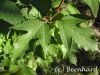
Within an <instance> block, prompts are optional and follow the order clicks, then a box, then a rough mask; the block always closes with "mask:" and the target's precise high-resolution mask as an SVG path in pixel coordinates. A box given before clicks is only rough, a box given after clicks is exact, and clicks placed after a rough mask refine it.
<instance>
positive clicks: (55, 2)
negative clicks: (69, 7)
mask: <svg viewBox="0 0 100 75" xmlns="http://www.w3.org/2000/svg"><path fill="white" fill-rule="evenodd" d="M60 3H61V0H54V1H52V4H51V6H52V7H53V8H57V7H58V6H59V5H60Z"/></svg>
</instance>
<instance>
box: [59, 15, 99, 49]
mask: <svg viewBox="0 0 100 75" xmlns="http://www.w3.org/2000/svg"><path fill="white" fill-rule="evenodd" d="M80 18H81V16H80ZM80 18H77V17H73V16H66V17H63V18H62V19H61V20H60V21H58V22H59V23H58V26H59V30H60V36H61V39H62V42H63V44H64V46H65V47H66V48H67V49H68V50H70V43H71V38H72V39H73V40H74V41H75V43H76V44H77V45H78V47H79V48H84V49H85V50H92V51H94V50H98V46H97V42H96V40H94V39H92V38H91V37H92V31H91V29H90V28H82V27H80V26H78V25H77V24H79V23H81V22H84V21H85V19H82V18H81V19H80Z"/></svg>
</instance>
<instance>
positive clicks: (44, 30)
mask: <svg viewBox="0 0 100 75" xmlns="http://www.w3.org/2000/svg"><path fill="white" fill-rule="evenodd" d="M38 33H39V41H40V44H41V46H42V48H43V52H44V57H46V55H47V53H48V50H49V49H48V46H49V44H50V31H49V25H48V24H44V25H43V26H42V27H41V29H40V30H39V32H38Z"/></svg>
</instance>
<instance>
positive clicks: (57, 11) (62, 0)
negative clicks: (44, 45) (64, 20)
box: [51, 0, 64, 20]
mask: <svg viewBox="0 0 100 75" xmlns="http://www.w3.org/2000/svg"><path fill="white" fill-rule="evenodd" d="M63 3H64V0H61V3H60V5H59V6H58V8H57V10H56V13H55V14H54V16H53V17H52V18H51V20H52V19H53V18H54V17H56V16H57V15H58V14H59V12H60V10H61V6H62V4H63Z"/></svg>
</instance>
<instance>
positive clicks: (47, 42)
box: [0, 0, 99, 75]
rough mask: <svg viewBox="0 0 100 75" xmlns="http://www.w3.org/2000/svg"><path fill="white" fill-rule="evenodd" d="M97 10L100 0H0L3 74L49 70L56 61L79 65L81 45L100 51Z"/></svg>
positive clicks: (0, 67)
mask: <svg viewBox="0 0 100 75" xmlns="http://www.w3.org/2000/svg"><path fill="white" fill-rule="evenodd" d="M83 8H84V9H83ZM98 10H99V0H65V1H64V0H0V75H1V74H4V75H10V74H14V75H36V74H37V73H38V74H39V71H40V70H42V71H43V72H44V73H47V71H48V69H49V68H50V64H51V63H53V62H60V61H62V60H66V61H68V62H70V64H73V65H77V56H76V53H78V50H79V49H80V50H85V51H90V52H94V51H98V52H99V49H98V43H97V39H96V37H95V35H94V32H93V29H92V25H93V22H94V20H95V18H96V17H97V14H98ZM39 75H42V74H39Z"/></svg>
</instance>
